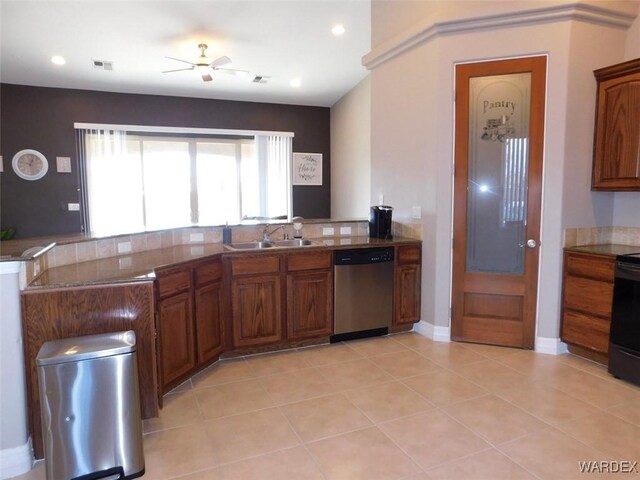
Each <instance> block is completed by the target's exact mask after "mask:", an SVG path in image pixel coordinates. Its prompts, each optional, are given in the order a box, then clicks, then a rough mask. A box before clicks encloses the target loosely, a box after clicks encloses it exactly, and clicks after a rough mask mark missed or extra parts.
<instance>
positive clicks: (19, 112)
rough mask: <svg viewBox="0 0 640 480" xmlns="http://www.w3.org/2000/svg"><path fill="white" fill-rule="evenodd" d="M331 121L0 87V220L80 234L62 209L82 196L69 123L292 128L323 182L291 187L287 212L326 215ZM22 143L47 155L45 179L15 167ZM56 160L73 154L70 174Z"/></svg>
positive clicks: (209, 104)
mask: <svg viewBox="0 0 640 480" xmlns="http://www.w3.org/2000/svg"><path fill="white" fill-rule="evenodd" d="M329 119H330V114H329V108H326V107H306V106H296V105H281V104H269V103H254V102H236V101H229V100H210V99H202V98H186V97H164V96H159V95H137V94H123V93H109V92H97V91H89V90H68V89H61V88H42V87H30V86H23V85H10V84H0V155H2V156H3V159H4V172H3V173H0V192H1V193H0V225H1V227H2V228H3V229H4V228H8V227H15V228H16V229H17V234H16V237H17V238H18V237H19V238H25V237H35V236H42V235H56V234H65V233H76V232H80V228H81V221H80V214H79V212H70V211H68V210H66V205H67V204H68V203H70V202H79V201H80V194H79V191H78V189H79V185H80V183H79V177H78V158H77V154H76V143H75V142H76V140H75V132H74V128H73V124H74V123H75V122H81V123H109V124H125V125H154V126H171V127H194V128H226V129H240V130H274V131H288V132H294V133H295V137H294V139H293V151H294V152H314V153H322V154H323V172H322V176H323V179H324V185H322V186H304V187H302V186H298V187H293V215H299V216H301V217H305V218H328V217H329V216H330V214H331V191H330V183H329V178H331V177H330V163H331V162H330V157H329V155H330V143H329V142H330V138H329V128H330V126H329ZM25 148H31V149H35V150H38V151H39V152H41V153H43V154H44V156H45V157H47V160H49V172H48V173H47V174H46V175H45V176H44V178H42V179H40V180H37V181H34V182H30V181H26V180H22V179H21V178H19V177H18V176H16V175H15V173H14V172H13V169H12V168H11V159H12V158H13V156H14V155H15V154H16V153H17V152H18V151H20V150H22V149H25ZM56 157H71V167H72V170H73V173H71V174H64V173H57V172H56ZM113 191H114V195H117V192H118V186H117V185H114V186H113Z"/></svg>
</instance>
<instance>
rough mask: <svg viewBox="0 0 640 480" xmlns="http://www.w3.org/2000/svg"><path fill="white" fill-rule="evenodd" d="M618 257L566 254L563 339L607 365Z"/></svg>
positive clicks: (563, 294)
mask: <svg viewBox="0 0 640 480" xmlns="http://www.w3.org/2000/svg"><path fill="white" fill-rule="evenodd" d="M614 269H615V257H612V256H605V255H592V254H586V253H577V252H569V251H565V253H564V274H563V285H562V325H561V335H560V336H561V339H562V341H563V342H566V343H568V344H569V345H570V346H576V347H579V348H582V349H586V350H587V351H589V352H592V353H594V354H596V355H597V356H596V357H595V359H596V360H600V361H606V355H607V353H608V351H609V325H610V323H611V303H612V300H613V278H614Z"/></svg>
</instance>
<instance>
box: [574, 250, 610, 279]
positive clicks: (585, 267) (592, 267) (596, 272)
mask: <svg viewBox="0 0 640 480" xmlns="http://www.w3.org/2000/svg"><path fill="white" fill-rule="evenodd" d="M565 269H566V272H567V274H568V275H575V276H579V277H585V278H593V279H595V280H602V281H603V282H609V283H611V282H613V277H614V271H615V263H614V262H613V261H612V260H611V259H610V258H607V257H597V256H594V255H584V254H579V253H571V255H567V257H566V261H565Z"/></svg>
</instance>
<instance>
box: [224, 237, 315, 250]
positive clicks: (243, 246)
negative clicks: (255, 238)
mask: <svg viewBox="0 0 640 480" xmlns="http://www.w3.org/2000/svg"><path fill="white" fill-rule="evenodd" d="M311 245H318V244H317V243H316V242H314V241H312V240H307V239H302V238H296V239H294V240H273V241H262V242H243V243H231V244H229V245H227V246H228V247H230V248H232V249H234V250H262V249H263V248H276V247H280V248H284V247H287V248H289V247H308V246H311Z"/></svg>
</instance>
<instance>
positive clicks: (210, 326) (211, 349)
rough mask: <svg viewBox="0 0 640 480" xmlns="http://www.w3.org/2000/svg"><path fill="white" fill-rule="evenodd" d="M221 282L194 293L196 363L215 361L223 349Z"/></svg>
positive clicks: (201, 288) (197, 289) (198, 289)
mask: <svg viewBox="0 0 640 480" xmlns="http://www.w3.org/2000/svg"><path fill="white" fill-rule="evenodd" d="M222 305H223V300H222V282H216V283H212V284H210V285H205V286H204V287H200V288H196V291H195V319H196V341H197V351H198V363H204V362H208V361H212V360H215V359H216V358H217V357H218V356H219V355H220V353H222V350H223V348H224V343H223V341H222V339H223V335H222Z"/></svg>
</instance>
